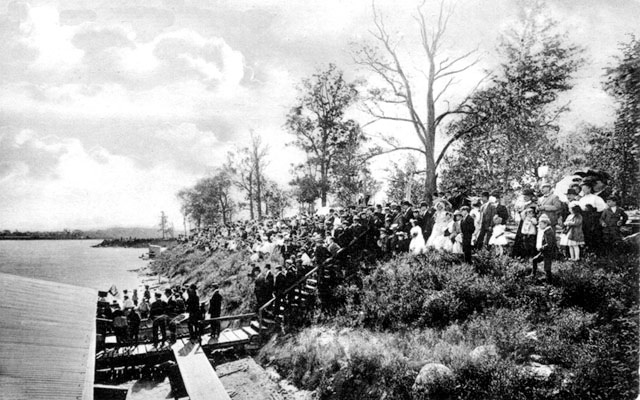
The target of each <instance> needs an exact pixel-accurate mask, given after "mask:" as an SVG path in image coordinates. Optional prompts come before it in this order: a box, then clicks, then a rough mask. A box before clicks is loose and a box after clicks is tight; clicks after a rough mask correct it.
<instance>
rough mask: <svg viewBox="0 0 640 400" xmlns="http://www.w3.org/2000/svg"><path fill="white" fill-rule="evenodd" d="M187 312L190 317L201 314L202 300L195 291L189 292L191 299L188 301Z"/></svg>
mask: <svg viewBox="0 0 640 400" xmlns="http://www.w3.org/2000/svg"><path fill="white" fill-rule="evenodd" d="M187 312H188V313H189V316H192V315H196V316H197V315H199V314H200V298H199V297H198V294H197V293H196V291H195V290H189V298H188V299H187Z"/></svg>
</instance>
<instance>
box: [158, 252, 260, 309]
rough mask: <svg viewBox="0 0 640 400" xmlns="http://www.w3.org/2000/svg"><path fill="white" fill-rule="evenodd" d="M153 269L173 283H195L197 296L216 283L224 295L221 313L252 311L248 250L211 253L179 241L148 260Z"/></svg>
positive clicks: (205, 295) (207, 294) (205, 294)
mask: <svg viewBox="0 0 640 400" xmlns="http://www.w3.org/2000/svg"><path fill="white" fill-rule="evenodd" d="M151 269H152V271H154V272H156V273H159V274H161V275H163V276H166V277H168V278H169V280H170V282H171V284H172V285H176V284H181V285H182V284H187V285H189V284H192V283H195V284H196V285H197V286H198V291H199V293H200V299H201V300H204V299H207V298H209V297H210V296H211V293H212V292H213V290H212V288H211V285H212V284H213V283H217V284H218V285H220V290H221V293H222V296H223V310H222V314H223V315H232V314H242V313H246V312H253V311H255V298H254V296H253V281H252V279H250V278H249V277H248V274H249V273H250V272H251V268H250V267H249V254H248V253H246V252H227V251H224V250H217V251H215V252H213V253H209V252H205V251H202V250H198V249H194V248H192V247H191V246H190V245H184V244H182V245H178V246H176V247H174V248H172V249H171V250H169V251H165V252H163V253H162V255H161V256H160V258H158V259H157V260H154V261H153V262H152V263H151Z"/></svg>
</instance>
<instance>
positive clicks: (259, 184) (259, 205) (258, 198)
mask: <svg viewBox="0 0 640 400" xmlns="http://www.w3.org/2000/svg"><path fill="white" fill-rule="evenodd" d="M261 181H262V179H261V177H260V165H259V163H256V207H257V211H258V219H260V218H262V182H261Z"/></svg>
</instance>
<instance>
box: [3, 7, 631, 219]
mask: <svg viewBox="0 0 640 400" xmlns="http://www.w3.org/2000/svg"><path fill="white" fill-rule="evenodd" d="M430 3H434V4H433V5H430ZM520 3H521V2H520V1H517V0H491V1H489V0H459V1H457V2H456V8H455V14H454V17H453V19H452V22H451V26H450V29H449V33H448V42H447V51H448V52H450V54H452V55H455V54H462V53H463V52H465V51H467V50H469V49H472V48H476V47H478V49H479V50H478V54H479V56H480V57H481V62H480V63H479V64H478V65H477V66H476V68H475V69H472V70H470V71H468V73H467V74H465V75H464V76H461V77H460V80H459V83H458V85H457V86H456V87H454V89H453V90H452V91H451V97H452V99H454V100H455V98H456V96H461V95H462V94H463V93H464V92H465V90H466V88H468V87H471V86H473V85H474V83H475V80H476V79H477V78H478V76H481V74H482V71H483V70H485V69H491V68H492V67H494V66H495V64H496V60H497V56H496V51H495V50H496V46H497V42H498V36H499V34H500V32H501V31H502V30H504V29H506V28H507V27H508V26H510V24H513V23H514V21H515V19H516V18H517V13H518V10H519V5H520ZM376 4H377V7H378V8H379V9H380V12H381V13H382V14H383V15H384V16H385V19H386V21H387V24H388V26H389V30H390V31H391V32H392V33H393V34H394V36H395V37H397V38H400V39H401V42H400V43H401V48H402V50H403V52H404V53H403V54H404V56H403V57H405V61H406V62H407V63H410V64H411V65H413V66H415V70H414V71H415V73H416V74H418V71H419V69H420V63H421V59H420V57H419V56H420V53H419V48H418V47H417V46H416V45H417V39H418V38H417V36H416V35H417V31H416V23H415V21H414V19H413V17H412V10H414V9H415V6H416V3H414V2H412V1H408V0H407V1H404V2H399V1H385V0H378V1H377V2H376ZM427 4H428V7H430V9H433V10H434V11H435V10H437V2H435V1H433V0H427ZM548 9H549V12H550V14H551V15H553V16H554V17H555V18H556V19H558V20H560V21H561V22H562V25H563V27H566V29H567V30H568V31H569V33H570V38H571V39H572V40H574V41H575V42H577V43H579V44H581V45H582V46H584V47H585V48H586V54H585V55H586V57H587V59H588V63H587V65H586V66H585V67H584V68H583V69H582V70H581V71H580V72H579V73H578V74H577V75H576V82H575V83H576V85H575V88H574V89H573V90H572V92H571V93H568V94H567V96H565V97H566V100H567V101H571V102H572V112H571V113H570V114H568V115H567V116H565V118H564V120H563V129H565V130H567V131H570V130H571V129H572V128H574V127H575V126H576V124H579V123H584V122H586V123H605V122H607V121H610V120H611V111H612V105H611V102H610V100H609V99H608V97H607V96H606V95H605V94H604V93H603V92H602V90H601V87H600V80H601V76H602V68H604V67H606V66H607V65H608V64H609V63H611V62H612V56H613V55H615V54H616V53H617V44H618V42H621V41H626V40H627V39H628V37H627V36H626V35H627V34H629V33H635V34H637V35H640V28H639V26H640V24H638V23H637V22H638V21H637V16H638V15H640V1H638V0H612V1H600V0H549V1H548ZM371 16H372V12H371V2H370V1H368V0H367V1H356V0H349V1H347V0H344V1H342V0H317V1H316V0H314V1H310V0H300V1H284V0H278V1H276V0H250V1H239V0H229V1H223V0H209V1H205V0H166V1H161V0H155V1H154V0H144V1H133V0H122V1H119V0H104V1H64V0H62V1H57V2H50V1H32V2H20V1H12V2H0V43H1V44H0V52H1V53H0V229H23V230H26V229H32V230H34V229H62V228H72V229H73V228H78V229H89V228H97V227H109V226H153V225H155V224H156V223H157V220H158V215H159V213H160V211H161V210H164V211H165V212H166V213H167V214H168V215H169V218H170V219H171V220H172V221H173V222H174V223H175V224H176V226H181V221H182V218H181V216H180V214H179V204H178V201H177V199H176V196H175V194H176V192H177V191H178V190H179V189H181V188H183V187H185V186H187V185H191V184H193V183H194V182H195V181H196V180H197V179H198V178H200V177H202V176H204V175H205V174H206V173H207V172H208V171H211V169H212V168H213V167H215V166H219V165H220V164H221V163H222V162H223V160H224V157H225V154H226V152H228V151H233V150H234V149H236V148H237V147H239V146H240V147H242V146H244V145H245V144H246V140H247V137H248V135H249V130H250V129H255V130H256V131H257V132H258V133H260V134H261V135H262V136H263V137H264V138H265V140H266V141H267V142H268V143H269V145H270V149H271V153H270V164H269V168H268V171H267V173H268V174H269V175H270V176H272V177H274V178H277V179H278V180H279V181H280V182H282V183H283V184H284V183H286V181H287V175H288V169H289V164H290V163H291V162H295V161H296V160H298V159H299V157H300V155H299V154H296V152H295V151H294V150H293V149H291V148H289V147H285V144H286V143H287V142H289V141H290V140H291V137H289V136H288V135H287V134H286V133H285V132H284V129H283V123H284V117H285V114H286V112H287V110H288V109H289V108H290V107H291V106H292V105H293V104H294V102H295V97H296V85H297V84H298V83H299V82H300V80H301V79H302V78H304V77H307V76H309V75H310V74H312V73H313V72H314V71H315V70H316V68H318V67H322V66H325V65H326V64H327V63H329V62H333V63H336V64H338V66H339V67H341V68H342V69H344V70H345V71H346V74H347V76H348V77H349V78H364V79H367V78H370V76H369V75H368V73H367V72H366V71H364V70H361V69H358V68H357V66H356V65H354V63H353V60H352V55H351V50H352V49H353V44H354V43H356V44H358V43H365V42H366V41H369V40H371V36H370V34H369V30H370V29H372V22H371V21H372V19H371ZM362 122H363V123H364V122H366V121H364V120H363V121H362ZM369 129H370V131H369V133H371V134H374V135H375V134H377V133H379V132H381V131H383V132H385V133H394V134H396V135H397V136H398V138H399V140H401V141H403V142H411V140H413V139H414V138H413V137H412V136H411V133H410V131H407V127H406V126H397V127H393V126H378V127H376V126H375V125H371V126H370V128H369ZM408 132H409V133H408ZM383 164H384V163H383V162H382V161H380V162H378V165H377V166H376V168H378V170H380V169H381V168H382V167H383Z"/></svg>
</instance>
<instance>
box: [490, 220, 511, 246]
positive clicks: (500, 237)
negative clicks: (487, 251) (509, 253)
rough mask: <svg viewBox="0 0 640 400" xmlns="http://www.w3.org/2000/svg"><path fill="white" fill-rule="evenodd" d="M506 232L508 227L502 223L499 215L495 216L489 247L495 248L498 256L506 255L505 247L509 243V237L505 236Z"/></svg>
mask: <svg viewBox="0 0 640 400" xmlns="http://www.w3.org/2000/svg"><path fill="white" fill-rule="evenodd" d="M506 230H507V227H506V226H505V225H504V224H503V223H502V218H500V217H499V216H497V215H496V216H494V217H493V233H492V234H491V238H489V245H490V246H493V248H494V249H495V252H496V255H497V256H501V255H503V254H504V246H506V245H507V244H508V243H509V242H508V241H507V237H506V236H505V232H506Z"/></svg>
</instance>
